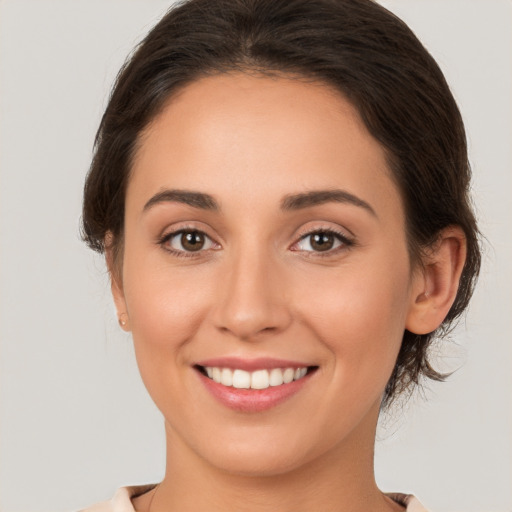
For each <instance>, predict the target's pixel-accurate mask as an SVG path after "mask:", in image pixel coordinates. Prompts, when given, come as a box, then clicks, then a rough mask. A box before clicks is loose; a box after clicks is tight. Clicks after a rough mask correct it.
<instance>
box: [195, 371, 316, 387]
mask: <svg viewBox="0 0 512 512" xmlns="http://www.w3.org/2000/svg"><path fill="white" fill-rule="evenodd" d="M199 368H200V370H201V371H202V372H203V373H204V374H206V375H207V377H208V378H210V379H211V380H213V381H214V382H216V383H217V384H222V385H223V386H226V387H233V388H236V389H267V388H269V387H273V386H282V385H283V384H289V383H290V382H293V381H297V380H300V379H302V378H304V377H305V376H306V374H307V373H308V368H307V367H301V368H272V369H270V370H265V369H263V370H256V371H252V372H250V371H246V370H241V369H238V368H237V369H232V368H221V367H218V366H204V367H199Z"/></svg>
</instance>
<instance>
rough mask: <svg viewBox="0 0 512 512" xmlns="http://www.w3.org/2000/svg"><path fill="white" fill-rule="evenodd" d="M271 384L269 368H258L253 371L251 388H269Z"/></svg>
mask: <svg viewBox="0 0 512 512" xmlns="http://www.w3.org/2000/svg"><path fill="white" fill-rule="evenodd" d="M269 386H270V384H269V377H268V371H267V370H258V371H257V372H252V375H251V388H252V389H267V388H268V387H269Z"/></svg>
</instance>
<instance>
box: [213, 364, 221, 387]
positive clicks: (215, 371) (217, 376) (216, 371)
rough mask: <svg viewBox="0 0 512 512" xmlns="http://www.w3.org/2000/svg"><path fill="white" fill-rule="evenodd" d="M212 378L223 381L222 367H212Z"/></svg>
mask: <svg viewBox="0 0 512 512" xmlns="http://www.w3.org/2000/svg"><path fill="white" fill-rule="evenodd" d="M212 373H213V375H212V379H213V380H214V381H215V382H218V383H219V384H220V381H221V378H222V377H221V373H220V368H212Z"/></svg>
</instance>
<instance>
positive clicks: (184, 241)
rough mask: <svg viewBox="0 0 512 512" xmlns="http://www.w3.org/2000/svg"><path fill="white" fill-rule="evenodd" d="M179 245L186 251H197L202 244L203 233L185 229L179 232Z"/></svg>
mask: <svg viewBox="0 0 512 512" xmlns="http://www.w3.org/2000/svg"><path fill="white" fill-rule="evenodd" d="M180 241H181V245H182V247H183V248H184V249H185V250H186V251H199V250H200V249H202V248H203V246H204V241H205V239H204V234H203V233H199V231H188V232H187V231H185V232H184V233H182V234H181V240H180Z"/></svg>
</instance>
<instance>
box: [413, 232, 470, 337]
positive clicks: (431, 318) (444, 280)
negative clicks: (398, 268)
mask: <svg viewBox="0 0 512 512" xmlns="http://www.w3.org/2000/svg"><path fill="white" fill-rule="evenodd" d="M465 261H466V237H465V235H464V232H463V231H462V229H461V228H460V227H458V226H450V227H447V228H445V229H444V230H442V231H441V233H440V234H439V237H438V239H437V241H436V243H435V244H434V246H433V247H432V248H429V249H428V251H426V253H425V256H424V259H423V262H422V263H423V266H422V268H421V269H419V270H418V272H417V274H416V276H415V278H414V282H413V289H412V296H411V307H410V309H409V314H408V316H407V319H406V325H405V328H406V329H407V330H408V331H410V332H413V333H415V334H428V333H430V332H432V331H435V330H436V329H437V328H438V327H439V326H440V325H441V324H442V322H443V320H444V319H445V318H446V315H447V314H448V312H449V311H450V308H451V307H452V304H453V302H454V301H455V297H456V296H457V291H458V289H459V282H460V277H461V274H462V269H463V268H464V262H465Z"/></svg>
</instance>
